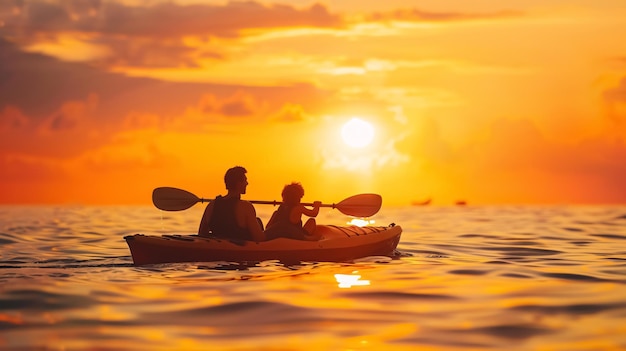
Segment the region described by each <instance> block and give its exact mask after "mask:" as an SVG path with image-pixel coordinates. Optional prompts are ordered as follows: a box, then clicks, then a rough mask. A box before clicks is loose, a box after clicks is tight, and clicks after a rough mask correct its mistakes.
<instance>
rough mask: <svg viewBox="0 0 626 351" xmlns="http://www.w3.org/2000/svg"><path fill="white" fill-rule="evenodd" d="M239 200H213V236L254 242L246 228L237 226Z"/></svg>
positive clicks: (210, 223) (221, 198)
mask: <svg viewBox="0 0 626 351" xmlns="http://www.w3.org/2000/svg"><path fill="white" fill-rule="evenodd" d="M238 202H239V199H237V198H225V197H223V196H221V195H220V196H218V197H217V198H216V199H215V200H213V213H211V220H210V222H209V228H211V233H212V236H214V237H217V238H224V239H234V240H252V235H250V232H249V231H248V229H246V228H241V227H240V226H239V224H237V215H236V210H237V203H238Z"/></svg>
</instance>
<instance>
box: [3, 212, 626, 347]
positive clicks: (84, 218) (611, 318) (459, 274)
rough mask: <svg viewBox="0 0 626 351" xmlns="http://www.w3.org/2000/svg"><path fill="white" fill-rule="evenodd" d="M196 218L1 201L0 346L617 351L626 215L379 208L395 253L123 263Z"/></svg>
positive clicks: (622, 323) (624, 310) (329, 217)
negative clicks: (128, 239)
mask: <svg viewBox="0 0 626 351" xmlns="http://www.w3.org/2000/svg"><path fill="white" fill-rule="evenodd" d="M202 209H203V208H202V206H200V205H197V206H196V207H194V208H192V209H189V210H187V211H182V212H161V211H159V210H157V209H155V208H154V207H149V206H145V207H142V206H128V207H82V206H0V349H1V350H390V349H393V350H507V351H513V350H538V351H539V350H563V351H582V350H589V351H591V350H593V351H597V350H626V207H625V206H595V207H592V206H590V207H586V206H545V207H542V206H503V207H488V206H485V207H482V206H463V207H458V206H457V207H454V206H450V207H445V206H439V207H438V206H413V207H383V209H382V210H381V211H380V213H379V214H378V215H377V216H376V218H375V220H376V225H387V224H389V223H392V222H393V223H396V224H398V225H401V226H402V227H403V234H402V238H401V240H400V244H399V245H398V255H397V256H396V257H394V258H389V257H367V258H363V259H360V260H357V261H354V262H345V263H316V262H303V263H301V264H300V265H293V266H285V265H282V264H280V263H279V262H276V261H266V262H261V263H258V264H256V265H247V266H246V265H241V264H238V263H228V262H216V263H184V264H162V265H151V266H143V267H135V266H133V264H132V259H131V256H130V252H129V250H128V247H127V246H126V243H125V241H124V240H123V236H125V235H128V234H134V233H145V234H171V233H191V232H193V231H195V230H196V229H197V224H198V221H199V219H200V216H201V214H202ZM257 210H258V211H259V215H260V216H261V217H262V218H264V219H265V221H267V218H269V215H270V213H271V211H272V208H271V207H269V206H265V207H263V206H257ZM347 220H348V219H347V218H346V217H344V216H343V215H341V214H340V213H339V212H337V211H336V210H323V211H322V213H321V214H320V216H319V219H318V222H319V223H326V224H343V223H345V222H346V221H347ZM346 277H348V278H350V277H351V279H352V282H353V283H352V284H346V282H345V280H344V279H343V278H346Z"/></svg>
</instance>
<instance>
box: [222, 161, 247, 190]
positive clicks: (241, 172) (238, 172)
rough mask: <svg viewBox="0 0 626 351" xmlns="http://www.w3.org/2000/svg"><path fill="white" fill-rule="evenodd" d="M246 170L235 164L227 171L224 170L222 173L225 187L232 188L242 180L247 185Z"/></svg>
mask: <svg viewBox="0 0 626 351" xmlns="http://www.w3.org/2000/svg"><path fill="white" fill-rule="evenodd" d="M247 172H248V171H246V169H245V168H243V167H241V166H235V167H233V168H230V169H229V170H228V171H226V174H225V175H224V184H226V189H228V190H234V189H235V188H236V187H237V186H239V184H241V183H242V182H243V183H245V184H246V185H247V184H248V178H247V177H246V173H247ZM244 193H245V187H244Z"/></svg>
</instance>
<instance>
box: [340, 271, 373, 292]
mask: <svg viewBox="0 0 626 351" xmlns="http://www.w3.org/2000/svg"><path fill="white" fill-rule="evenodd" d="M356 273H358V271H354V272H352V274H335V279H336V280H337V286H339V287H340V288H342V289H349V288H351V287H353V286H365V285H370V281H369V280H360V279H361V275H360V274H356Z"/></svg>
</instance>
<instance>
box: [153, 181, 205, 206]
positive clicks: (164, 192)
mask: <svg viewBox="0 0 626 351" xmlns="http://www.w3.org/2000/svg"><path fill="white" fill-rule="evenodd" d="M198 201H200V199H199V198H198V197H197V196H196V195H194V194H192V193H190V192H188V191H187V190H183V189H178V188H171V187H167V186H165V187H160V188H156V189H154V190H153V191H152V203H153V204H154V206H156V207H157V208H159V209H161V210H164V211H182V210H186V209H188V208H189V207H191V206H193V205H195V204H196V203H197V202H198Z"/></svg>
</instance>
